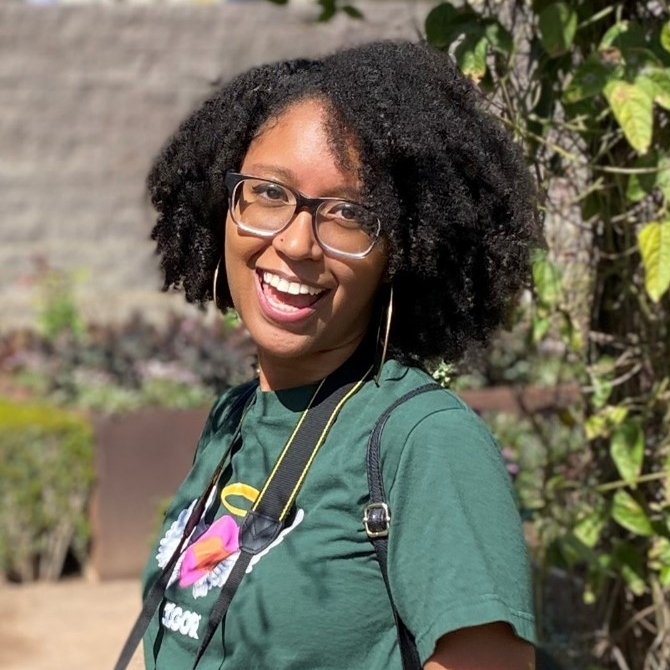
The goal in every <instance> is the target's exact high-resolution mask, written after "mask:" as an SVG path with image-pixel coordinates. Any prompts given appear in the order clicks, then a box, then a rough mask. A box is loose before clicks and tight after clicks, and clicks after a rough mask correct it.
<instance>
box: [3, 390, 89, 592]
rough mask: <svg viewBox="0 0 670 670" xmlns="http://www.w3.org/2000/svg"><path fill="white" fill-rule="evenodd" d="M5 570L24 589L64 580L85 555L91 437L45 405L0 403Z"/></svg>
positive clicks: (80, 424)
mask: <svg viewBox="0 0 670 670" xmlns="http://www.w3.org/2000/svg"><path fill="white" fill-rule="evenodd" d="M0 481H2V488H1V489H0V569H1V570H2V571H3V572H4V573H5V574H6V575H7V576H8V577H10V578H13V579H18V580H20V581H31V580H33V579H49V580H54V579H57V578H58V577H60V575H61V573H62V570H63V564H64V561H65V558H66V555H67V553H68V551H72V553H73V554H74V555H75V556H76V557H77V558H78V559H79V561H80V562H81V563H83V561H84V557H85V555H86V543H87V539H88V532H89V530H88V523H87V520H86V505H87V501H88V497H89V493H90V490H91V486H92V483H93V446H92V429H91V426H90V425H89V423H88V422H87V421H86V420H85V419H84V418H82V417H80V416H78V415H75V414H72V413H70V412H64V411H63V410H60V409H57V408H55V407H51V406H49V405H46V404H22V403H16V402H12V401H9V400H6V399H0Z"/></svg>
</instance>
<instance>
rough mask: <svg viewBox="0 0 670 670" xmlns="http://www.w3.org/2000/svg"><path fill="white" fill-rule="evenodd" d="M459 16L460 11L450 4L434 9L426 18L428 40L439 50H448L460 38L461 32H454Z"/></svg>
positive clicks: (445, 3)
mask: <svg viewBox="0 0 670 670" xmlns="http://www.w3.org/2000/svg"><path fill="white" fill-rule="evenodd" d="M458 16H459V12H458V10H457V9H456V8H455V7H454V6H453V5H452V4H451V3H449V2H443V3H442V4H440V5H437V7H434V8H433V9H432V10H431V11H430V12H429V13H428V16H427V17H426V24H425V28H426V39H427V40H428V43H429V44H430V45H431V46H434V47H435V48H437V49H446V48H448V47H449V46H451V43H452V42H453V41H454V40H455V39H456V37H458V35H459V34H460V31H456V30H454V24H455V22H456V21H457V19H458Z"/></svg>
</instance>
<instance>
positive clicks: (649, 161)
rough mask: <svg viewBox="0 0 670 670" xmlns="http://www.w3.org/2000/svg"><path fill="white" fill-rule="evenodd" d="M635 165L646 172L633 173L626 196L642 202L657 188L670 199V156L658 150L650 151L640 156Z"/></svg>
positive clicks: (631, 199) (632, 200) (633, 200)
mask: <svg viewBox="0 0 670 670" xmlns="http://www.w3.org/2000/svg"><path fill="white" fill-rule="evenodd" d="M633 167H634V168H636V169H640V170H646V172H640V173H637V174H631V176H630V178H629V179H628V186H627V188H626V198H628V200H630V202H640V200H642V199H643V198H645V197H646V196H647V195H649V194H650V193H651V192H652V191H653V190H654V189H655V188H658V189H659V190H660V191H661V193H663V195H665V198H666V199H667V200H670V156H666V155H664V154H660V153H659V152H658V151H654V152H649V153H648V154H646V155H645V156H640V157H639V158H638V159H637V160H636V161H635V163H634V165H633Z"/></svg>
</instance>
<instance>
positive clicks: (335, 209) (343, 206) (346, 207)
mask: <svg viewBox="0 0 670 670" xmlns="http://www.w3.org/2000/svg"><path fill="white" fill-rule="evenodd" d="M366 215H367V212H366V211H365V210H364V209H363V208H362V207H361V206H360V205H356V204H354V203H353V202H344V201H341V202H336V203H333V204H332V205H331V206H330V207H329V208H328V216H330V217H332V218H337V219H340V220H342V221H343V222H347V223H355V224H358V225H360V224H361V223H362V222H363V221H364V220H365V218H366Z"/></svg>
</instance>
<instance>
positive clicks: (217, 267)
mask: <svg viewBox="0 0 670 670" xmlns="http://www.w3.org/2000/svg"><path fill="white" fill-rule="evenodd" d="M220 265H221V257H219V262H218V263H217V264H216V269H215V270H214V281H213V284H212V300H213V301H214V307H216V308H217V309H218V308H219V305H218V302H217V298H216V286H217V284H218V283H219V266H220Z"/></svg>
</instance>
